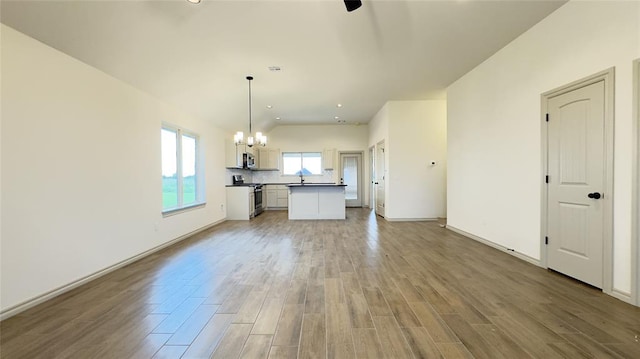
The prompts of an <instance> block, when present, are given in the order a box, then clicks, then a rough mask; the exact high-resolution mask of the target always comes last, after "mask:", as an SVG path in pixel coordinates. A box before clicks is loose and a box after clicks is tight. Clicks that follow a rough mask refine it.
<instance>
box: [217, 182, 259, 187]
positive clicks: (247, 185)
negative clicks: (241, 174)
mask: <svg viewBox="0 0 640 359" xmlns="http://www.w3.org/2000/svg"><path fill="white" fill-rule="evenodd" d="M263 185H264V183H241V184H228V185H226V187H255V186H263Z"/></svg>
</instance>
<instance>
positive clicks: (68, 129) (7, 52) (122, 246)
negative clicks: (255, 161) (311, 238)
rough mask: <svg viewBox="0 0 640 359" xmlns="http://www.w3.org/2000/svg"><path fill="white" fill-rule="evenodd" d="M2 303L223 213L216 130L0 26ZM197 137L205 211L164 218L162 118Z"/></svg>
mask: <svg viewBox="0 0 640 359" xmlns="http://www.w3.org/2000/svg"><path fill="white" fill-rule="evenodd" d="M0 30H1V39H2V41H1V44H2V45H1V46H2V49H1V50H2V58H1V60H2V71H1V73H2V110H1V111H2V112H1V117H2V133H1V136H2V137H1V146H2V151H1V154H2V174H1V176H2V177H1V186H2V188H1V192H2V199H1V201H2V202H1V206H0V208H1V209H2V211H1V215H2V216H1V221H2V224H3V225H2V228H1V230H2V232H1V235H2V237H1V246H2V254H1V258H2V262H1V272H2V276H1V277H2V278H1V282H0V286H1V288H2V290H1V302H2V304H1V305H2V306H1V310H2V311H3V312H6V311H7V310H8V309H11V308H12V307H15V306H16V305H19V304H21V303H23V302H25V301H28V300H30V299H32V298H34V297H37V296H40V295H42V294H44V293H46V292H48V291H51V290H55V289H57V288H59V287H61V286H65V285H67V284H69V283H71V282H74V281H76V280H78V279H80V278H83V277H85V276H88V275H91V274H93V273H95V272H98V271H100V270H102V269H104V268H106V267H109V266H112V265H114V264H116V263H118V262H120V261H123V260H125V259H128V258H130V257H132V256H135V255H137V254H140V253H142V252H144V251H147V250H149V249H152V248H154V247H156V246H159V245H162V244H163V243H166V242H168V241H170V240H172V239H175V238H177V237H180V236H181V235H184V234H186V233H189V232H192V231H194V230H196V229H198V228H201V227H204V226H207V225H209V224H211V223H215V222H217V221H220V220H223V219H224V217H225V213H224V212H222V211H221V210H220V205H221V204H224V203H225V192H224V173H225V172H224V170H223V168H224V145H223V143H224V141H223V139H224V134H223V133H222V132H221V131H219V130H217V129H216V128H214V127H212V126H211V125H209V124H208V123H207V122H204V121H200V120H197V119H195V118H190V117H188V116H186V115H184V114H182V113H180V112H178V111H176V110H175V109H173V108H171V107H169V106H167V105H165V104H163V103H161V102H159V101H158V100H156V99H154V98H152V97H151V96H149V95H147V94H145V93H142V92H140V91H139V90H136V89H135V88H133V87H131V86H129V85H127V84H124V83H122V82H120V81H119V80H116V79H114V78H112V77H110V76H108V75H106V74H104V73H102V72H100V71H98V70H96V69H94V68H92V67H89V66H87V65H85V64H83V63H81V62H79V61H77V60H75V59H73V58H71V57H69V56H67V55H65V54H63V53H61V52H59V51H57V50H55V49H53V48H50V47H48V46H46V45H43V44H42V43H40V42H38V41H36V40H34V39H32V38H29V37H27V36H25V35H23V34H21V33H19V32H16V31H14V30H13V29H11V28H9V27H6V26H4V25H2V27H1V29H0ZM162 121H166V122H170V123H173V124H176V125H179V126H183V127H185V128H187V129H190V130H192V131H195V132H196V133H198V134H199V135H200V140H201V145H202V153H203V154H204V156H205V161H204V165H205V175H206V179H205V181H206V201H207V205H206V207H204V208H201V209H196V210H193V211H189V212H186V213H182V214H178V215H175V216H171V217H167V218H163V217H162V215H161V210H162V199H161V197H162V183H161V176H160V174H161V170H160V167H161V163H160V126H161V123H162Z"/></svg>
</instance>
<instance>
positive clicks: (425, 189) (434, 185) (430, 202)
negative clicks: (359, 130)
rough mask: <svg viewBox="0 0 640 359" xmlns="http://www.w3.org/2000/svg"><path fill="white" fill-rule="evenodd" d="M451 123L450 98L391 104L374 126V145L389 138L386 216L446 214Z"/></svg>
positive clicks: (372, 136) (415, 216)
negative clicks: (448, 143)
mask: <svg viewBox="0 0 640 359" xmlns="http://www.w3.org/2000/svg"><path fill="white" fill-rule="evenodd" d="M446 119H447V115H446V101H444V100H430V101H390V102H387V103H386V104H385V106H384V107H383V108H382V109H381V110H380V111H379V112H378V114H376V116H375V117H374V119H373V120H372V121H371V123H370V124H369V126H370V128H371V130H370V136H369V144H370V146H373V145H375V144H377V143H378V142H380V141H381V140H382V139H384V140H385V163H386V165H385V179H386V181H385V198H386V200H385V218H387V219H389V220H404V219H409V220H410V219H434V218H437V217H444V216H445V213H446V157H447V154H446V148H447V145H446V138H447V136H446ZM431 161H435V162H436V165H435V166H432V165H431V164H430V162H431Z"/></svg>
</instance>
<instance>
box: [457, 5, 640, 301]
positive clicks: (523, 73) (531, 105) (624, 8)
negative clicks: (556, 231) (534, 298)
mask: <svg viewBox="0 0 640 359" xmlns="http://www.w3.org/2000/svg"><path fill="white" fill-rule="evenodd" d="M639 20H640V2H636V1H627V2H614V1H594V2H583V1H571V2H569V3H567V4H566V5H564V6H562V7H561V8H560V9H558V10H557V11H555V12H554V13H552V14H551V15H549V16H548V17H547V18H545V19H544V20H543V21H541V22H540V23H538V24H537V25H536V26H534V27H533V28H532V29H530V30H529V31H527V32H526V33H524V34H523V35H522V36H520V37H519V38H517V39H516V40H514V41H513V42H512V43H510V44H509V45H507V46H506V47H505V48H503V49H502V50H500V51H499V52H498V53H496V54H495V55H494V56H492V57H491V58H489V59H488V60H486V61H485V62H484V63H482V64H481V65H479V66H478V67H477V68H475V69H474V70H472V71H471V72H469V73H468V74H466V75H465V76H463V77H462V78H460V79H459V80H458V81H456V82H455V83H454V84H452V85H451V86H450V87H449V88H448V91H447V99H448V116H449V117H448V141H449V144H448V155H449V159H448V160H449V163H448V168H449V169H448V216H447V217H448V225H450V226H453V227H455V228H458V229H460V230H463V231H465V232H468V233H471V234H473V235H476V236H479V237H481V238H484V239H486V240H489V241H492V242H494V243H497V244H499V245H502V246H504V247H508V248H513V249H515V251H516V252H519V253H522V254H525V255H527V256H529V257H532V258H534V259H540V235H541V234H540V222H541V218H540V213H541V199H540V197H541V188H540V187H541V179H542V173H541V123H540V95H541V94H542V93H543V92H546V91H548V90H552V89H554V88H557V87H559V86H562V85H564V84H567V83H570V82H572V81H575V80H578V79H581V78H583V77H586V76H588V75H591V74H594V73H597V72H600V71H602V70H605V69H607V68H610V67H615V72H616V73H615V97H616V98H615V159H614V160H615V164H614V166H615V171H614V177H615V180H614V188H615V190H614V192H615V193H614V214H615V217H614V283H613V284H614V289H615V290H617V291H619V292H623V293H629V289H630V271H631V268H630V257H629V252H630V228H631V216H630V213H631V160H632V150H631V128H632V126H631V125H632V119H631V87H632V86H631V83H632V82H631V69H632V66H631V64H632V60H633V59H635V58H637V57H638V56H639V55H640V27H639V22H640V21H639Z"/></svg>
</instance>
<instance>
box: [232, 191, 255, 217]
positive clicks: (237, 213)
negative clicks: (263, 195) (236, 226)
mask: <svg viewBox="0 0 640 359" xmlns="http://www.w3.org/2000/svg"><path fill="white" fill-rule="evenodd" d="M254 200H255V199H254V193H253V187H248V186H243V187H241V186H238V187H227V219H230V220H249V219H250V218H251V217H253V215H254V211H255V205H254Z"/></svg>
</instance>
